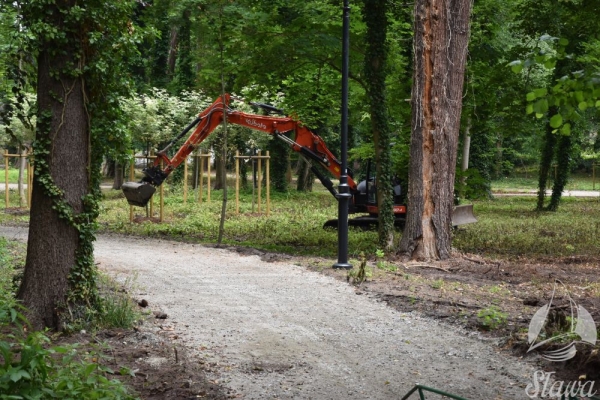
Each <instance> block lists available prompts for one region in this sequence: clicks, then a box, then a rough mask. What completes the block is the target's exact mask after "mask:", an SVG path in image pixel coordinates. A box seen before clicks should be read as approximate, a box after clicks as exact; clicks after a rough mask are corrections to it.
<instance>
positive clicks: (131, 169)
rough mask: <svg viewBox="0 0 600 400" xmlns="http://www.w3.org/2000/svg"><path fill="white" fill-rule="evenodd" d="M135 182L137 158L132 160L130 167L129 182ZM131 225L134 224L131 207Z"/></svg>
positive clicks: (131, 208)
mask: <svg viewBox="0 0 600 400" xmlns="http://www.w3.org/2000/svg"><path fill="white" fill-rule="evenodd" d="M134 180H135V158H132V159H131V165H130V166H129V181H130V182H133V181H134ZM129 223H130V224H132V223H133V206H132V205H130V206H129Z"/></svg>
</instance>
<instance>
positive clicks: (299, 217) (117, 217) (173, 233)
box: [0, 183, 600, 269]
mask: <svg viewBox="0 0 600 400" xmlns="http://www.w3.org/2000/svg"><path fill="white" fill-rule="evenodd" d="M315 186H316V187H318V188H319V190H317V191H315V192H313V193H299V192H296V191H294V190H291V191H289V192H287V193H277V192H272V196H271V197H272V198H271V215H270V216H268V217H267V216H266V215H265V214H264V211H265V209H266V204H265V201H266V200H265V199H264V198H263V201H262V213H261V214H258V213H257V207H256V204H255V208H254V212H253V211H252V191H251V190H246V191H243V190H242V191H241V198H240V213H239V214H236V213H235V193H234V191H233V190H230V191H229V192H228V196H229V201H228V208H227V218H226V221H225V232H224V237H223V242H224V244H226V245H233V246H246V247H253V248H257V249H263V250H267V251H274V252H281V253H287V254H292V255H313V256H321V257H328V258H332V257H335V256H336V255H337V249H338V248H337V239H338V235H337V231H335V230H333V229H328V230H324V229H323V228H322V226H323V223H324V222H325V221H327V220H329V219H334V218H336V217H337V202H336V200H335V199H334V198H333V196H331V194H329V193H328V192H326V191H323V190H321V189H322V187H320V186H318V185H317V184H316V183H315ZM165 192H166V198H165V204H166V206H165V210H164V216H165V222H164V223H154V222H150V221H147V222H142V223H133V224H130V223H129V206H128V204H127V202H126V200H125V199H124V197H123V195H122V193H121V191H115V190H107V191H105V192H104V193H105V199H104V200H103V201H102V204H101V215H100V218H99V220H98V222H99V226H100V229H101V230H104V231H112V232H119V233H123V234H133V235H140V236H151V237H165V236H168V237H170V238H173V239H175V240H183V241H190V242H197V243H210V244H212V243H216V241H217V236H218V227H219V218H220V211H221V196H222V191H214V190H213V191H212V192H211V202H210V203H208V202H207V201H206V188H205V189H204V194H205V200H204V201H203V202H202V203H201V204H199V203H198V202H197V201H195V199H194V196H193V194H194V193H193V191H191V190H190V192H189V194H188V202H187V204H184V203H183V196H182V190H181V188H180V187H176V186H173V185H166V186H165ZM264 192H265V191H264V190H263V196H264ZM0 197H1V196H0ZM1 205H2V199H1V198H0V207H1ZM535 205H536V198H535V197H499V198H497V199H494V200H487V201H477V202H475V203H474V212H475V215H476V216H477V218H478V220H479V222H477V223H475V224H469V225H464V226H462V227H460V228H458V229H456V230H455V231H454V232H453V246H454V247H455V248H457V249H458V250H460V251H462V252H467V253H478V254H482V255H487V256H500V257H512V256H550V257H553V256H556V257H561V256H577V255H586V256H600V244H599V243H598V241H597V238H598V237H599V236H600V202H599V201H598V199H593V198H569V197H565V198H563V200H562V202H561V205H560V207H559V210H558V211H557V212H536V211H535ZM134 212H135V215H136V217H145V216H146V211H145V210H144V209H142V208H139V207H135V208H134ZM154 217H155V218H157V217H158V198H156V199H155V201H154ZM28 218H29V217H28V216H27V215H11V214H5V213H3V212H2V210H1V209H0V224H1V223H11V224H14V223H18V224H23V223H25V222H26V221H27V220H28ZM396 236H397V240H399V239H400V236H401V234H400V232H398V233H397V235H396ZM349 249H350V254H349V256H350V257H352V258H358V255H359V254H360V253H361V252H364V253H365V254H375V255H377V232H375V231H366V232H365V231H362V230H359V229H351V230H350V234H349ZM378 259H379V260H378V261H381V262H382V263H381V264H380V265H379V266H380V267H387V266H388V264H387V263H386V264H383V262H385V261H384V260H383V258H378ZM383 269H386V268H383Z"/></svg>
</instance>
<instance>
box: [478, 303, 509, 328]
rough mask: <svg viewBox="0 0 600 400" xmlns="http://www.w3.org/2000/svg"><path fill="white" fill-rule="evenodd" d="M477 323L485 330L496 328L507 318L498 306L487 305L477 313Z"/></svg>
mask: <svg viewBox="0 0 600 400" xmlns="http://www.w3.org/2000/svg"><path fill="white" fill-rule="evenodd" d="M477 320H478V321H479V325H480V326H481V327H482V328H483V329H485V330H494V329H498V328H500V327H501V326H504V325H505V324H506V322H507V320H508V314H506V313H504V312H502V310H500V308H498V306H489V307H487V308H484V309H483V310H480V311H479V312H478V313H477Z"/></svg>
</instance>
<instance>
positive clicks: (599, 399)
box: [400, 384, 600, 400]
mask: <svg viewBox="0 0 600 400" xmlns="http://www.w3.org/2000/svg"><path fill="white" fill-rule="evenodd" d="M415 392H417V393H418V394H419V400H425V392H429V393H435V394H439V395H442V396H446V397H448V398H450V399H455V400H468V399H466V398H464V397H460V396H457V395H455V394H451V393H447V392H444V391H443V390H439V389H434V388H430V387H428V386H424V385H419V384H416V385H415V387H413V388H412V389H411V390H410V391H409V392H408V393H406V395H405V396H404V397H403V398H402V399H400V400H408V398H409V397H410V396H411V395H412V394H414V393H415ZM584 399H585V400H600V397H598V396H592V397H580V396H575V397H571V396H569V395H567V394H563V395H562V396H561V398H560V400H584Z"/></svg>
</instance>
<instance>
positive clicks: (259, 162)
mask: <svg viewBox="0 0 600 400" xmlns="http://www.w3.org/2000/svg"><path fill="white" fill-rule="evenodd" d="M260 152H261V151H260V150H259V151H258V196H257V197H258V199H257V204H256V205H257V211H258V212H260V200H261V199H260V195H261V189H262V180H261V176H260V173H261V169H262V158H261V156H260Z"/></svg>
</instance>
